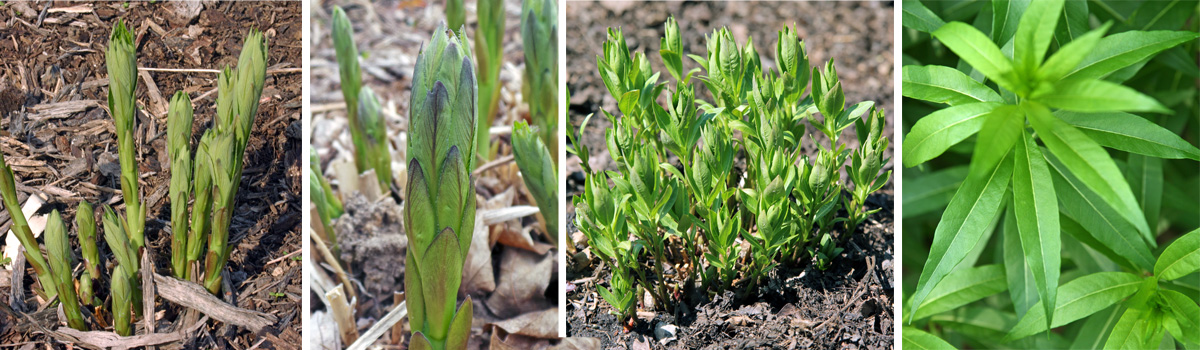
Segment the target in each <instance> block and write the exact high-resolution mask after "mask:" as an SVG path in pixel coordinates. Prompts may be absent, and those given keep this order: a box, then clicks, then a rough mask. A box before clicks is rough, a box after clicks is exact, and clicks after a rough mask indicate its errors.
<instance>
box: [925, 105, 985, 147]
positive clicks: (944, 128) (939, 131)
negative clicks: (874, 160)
mask: <svg viewBox="0 0 1200 350" xmlns="http://www.w3.org/2000/svg"><path fill="white" fill-rule="evenodd" d="M994 110H995V108H993V109H991V110H988V111H987V112H983V113H978V114H975V115H973V116H970V117H966V118H963V119H959V120H958V121H956V122H953V123H950V124H947V125H946V126H944V127H942V128H941V129H937V130H934V131H933V132H931V133H929V135H925V137H923V138H921V139H920V140H918V141H917V144H916V145H915V146H913V148H914V149H919V148H921V147H922V146H924V145H925V141H929V139H930V138H932V137H933V135H937V134H940V133H942V132H943V131H946V130H947V129H950V128H952V127H954V126H957V125H958V124H962V123H966V122H968V121H971V120H974V119H975V118H979V117H982V116H984V115H987V114H988V113H991V112H992V111H994ZM981 127H982V126H981Z"/></svg>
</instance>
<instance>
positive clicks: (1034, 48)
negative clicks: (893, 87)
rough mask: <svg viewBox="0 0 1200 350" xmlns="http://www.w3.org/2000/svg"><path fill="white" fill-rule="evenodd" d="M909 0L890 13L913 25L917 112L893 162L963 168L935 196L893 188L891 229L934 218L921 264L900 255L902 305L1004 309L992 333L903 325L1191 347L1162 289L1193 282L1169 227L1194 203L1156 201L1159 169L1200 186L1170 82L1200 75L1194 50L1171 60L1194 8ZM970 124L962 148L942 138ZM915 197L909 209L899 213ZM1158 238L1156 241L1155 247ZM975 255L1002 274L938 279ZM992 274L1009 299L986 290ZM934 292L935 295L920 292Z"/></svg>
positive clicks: (951, 317)
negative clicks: (898, 12) (915, 274)
mask: <svg viewBox="0 0 1200 350" xmlns="http://www.w3.org/2000/svg"><path fill="white" fill-rule="evenodd" d="M910 3H911V5H917V6H909V5H910ZM926 4H929V5H932V4H933V3H931V2H926ZM920 5H922V4H921V3H920V2H919V1H908V2H906V3H905V7H906V11H908V9H907V7H914V8H917V9H918V10H914V11H912V12H911V14H910V13H906V16H905V23H904V26H905V27H908V28H909V29H910V30H912V31H910V32H908V33H906V35H908V34H911V35H912V36H906V43H905V46H906V49H905V60H906V66H905V67H904V70H903V84H904V86H903V89H902V90H903V91H904V96H905V97H906V98H907V100H906V101H905V110H906V111H908V110H916V111H919V112H918V113H919V114H928V115H927V116H924V117H922V118H919V119H918V118H912V120H913V121H915V123H914V124H912V127H911V131H910V132H909V133H908V135H907V137H906V140H905V144H904V151H905V152H904V153H905V154H904V159H905V166H908V167H914V166H920V167H921V168H923V169H921V173H923V174H932V175H924V176H926V177H929V176H933V175H937V176H939V177H938V179H940V180H941V181H946V180H949V179H950V178H949V177H941V176H942V175H944V174H948V173H950V172H953V173H956V174H959V175H957V178H958V179H961V178H962V176H964V175H965V180H962V182H961V185H958V184H955V185H950V186H949V188H950V189H951V191H954V188H955V187H957V190H956V191H955V192H954V194H953V196H952V198H951V199H950V201H949V203H946V201H945V200H944V199H936V198H933V197H934V196H926V197H924V199H922V198H918V197H916V196H914V199H913V200H912V201H913V202H912V203H909V202H910V200H909V198H908V193H907V191H906V194H905V197H906V198H905V202H906V204H905V206H904V207H905V209H906V212H905V213H904V214H903V215H904V217H905V218H906V219H912V222H911V223H906V227H909V226H911V227H914V228H917V230H912V231H906V234H907V233H908V232H914V234H916V235H917V236H916V239H920V240H927V239H929V237H928V236H925V237H922V236H921V234H923V233H924V232H922V231H921V230H920V227H931V226H932V224H934V223H936V227H937V228H936V230H935V231H934V232H933V234H932V241H933V245H932V247H930V250H929V252H928V255H927V256H926V257H925V258H922V259H924V261H925V265H924V266H923V267H919V266H918V267H916V269H917V270H920V271H921V273H920V278H919V280H917V281H916V283H915V289H913V290H909V288H906V291H905V294H906V295H908V296H909V298H906V299H907V300H906V302H905V304H906V305H907V306H908V309H909V310H910V313H909V315H915V317H910V318H909V320H908V322H910V323H911V322H912V321H914V320H919V319H921V318H924V317H929V316H933V318H931V320H933V321H931V322H930V323H929V324H933V323H938V324H945V323H943V322H953V323H957V324H978V323H980V322H987V320H986V319H985V318H983V317H981V316H980V315H982V314H983V313H988V314H1002V315H1013V316H1016V318H1015V319H1013V320H1016V321H1017V322H1015V323H1011V322H1010V323H1008V325H1005V326H1003V328H1001V329H998V330H1000V331H1001V333H998V334H999V335H1003V333H1007V334H1006V335H1003V336H997V335H998V334H982V333H979V332H975V331H974V330H970V329H966V328H958V327H944V328H943V327H935V326H925V323H912V324H913V325H916V326H917V327H921V328H926V329H931V330H938V331H937V332H934V333H935V334H937V335H938V336H940V337H943V338H942V339H945V340H947V341H951V342H962V341H963V339H968V340H967V341H966V342H965V343H964V344H965V345H970V346H972V347H978V345H977V344H979V343H980V342H981V343H984V344H991V346H998V347H999V346H1003V347H1044V348H1064V347H1067V346H1068V345H1070V347H1071V348H1080V347H1084V348H1101V347H1102V348H1159V347H1168V348H1176V347H1194V346H1196V345H1197V344H1198V339H1196V337H1195V336H1194V334H1200V326H1196V322H1193V321H1194V320H1195V318H1196V316H1194V314H1196V312H1195V310H1200V306H1198V305H1197V304H1196V301H1195V300H1196V297H1195V296H1194V295H1192V296H1191V297H1190V298H1188V297H1186V296H1185V297H1184V298H1177V297H1176V296H1177V295H1181V294H1184V293H1180V291H1186V292H1185V293H1193V292H1194V291H1196V287H1195V286H1194V285H1195V283H1194V282H1195V279H1194V278H1192V279H1191V280H1189V281H1187V282H1181V281H1180V280H1176V279H1177V278H1181V277H1184V276H1185V275H1191V276H1194V273H1195V272H1196V270H1197V269H1198V268H1200V254H1193V252H1195V251H1196V248H1197V244H1195V242H1197V240H1200V238H1195V237H1200V236H1197V234H1196V233H1195V232H1196V231H1192V233H1188V234H1185V235H1183V236H1181V237H1179V238H1178V239H1174V241H1172V237H1175V236H1176V235H1177V233H1178V232H1185V231H1190V230H1194V229H1195V227H1196V225H1197V223H1195V221H1194V220H1192V219H1190V218H1191V217H1194V216H1195V215H1194V212H1195V210H1189V209H1190V208H1194V205H1193V206H1189V203H1194V202H1195V201H1194V199H1187V200H1184V199H1182V198H1179V200H1178V201H1176V202H1174V203H1168V202H1167V201H1165V200H1164V197H1165V195H1166V193H1169V191H1168V190H1166V187H1167V186H1169V185H1167V184H1170V183H1177V184H1179V185H1178V186H1177V187H1176V189H1177V190H1183V188H1187V191H1190V190H1192V189H1194V188H1197V187H1196V186H1197V185H1200V181H1197V180H1200V174H1198V173H1200V171H1197V170H1196V169H1198V168H1197V167H1196V163H1195V161H1196V160H1198V159H1200V158H1198V157H1195V155H1196V152H1197V151H1200V149H1197V148H1196V147H1195V146H1194V145H1193V144H1192V143H1191V142H1189V141H1188V140H1186V139H1185V138H1183V137H1180V133H1181V132H1182V131H1183V130H1185V129H1187V128H1188V126H1187V125H1186V124H1188V122H1186V121H1183V120H1189V119H1194V117H1195V109H1194V108H1192V107H1194V103H1193V102H1190V101H1186V100H1187V99H1189V98H1192V97H1194V96H1196V89H1195V88H1194V87H1190V86H1189V84H1179V83H1176V81H1180V80H1181V79H1182V80H1188V79H1190V78H1191V77H1195V76H1200V73H1198V71H1200V69H1197V68H1196V67H1195V66H1194V64H1179V63H1180V62H1183V61H1191V60H1194V59H1195V52H1196V51H1195V47H1196V44H1197V42H1196V41H1195V39H1197V38H1200V34H1197V29H1198V28H1200V25H1197V24H1196V23H1194V22H1195V21H1194V18H1195V17H1196V16H1195V13H1194V12H1193V13H1187V12H1186V11H1180V10H1181V9H1180V8H1174V5H1171V4H1168V3H1165V2H1130V3H1127V4H1120V5H1118V6H1120V7H1121V9H1120V10H1117V12H1114V10H1113V8H1110V7H1109V6H1110V5H1112V3H1111V2H1103V1H1101V2H1085V1H1062V0H1055V1H1002V0H994V1H992V5H993V6H992V8H991V11H984V12H981V13H979V14H978V15H975V14H971V13H967V12H971V11H958V12H955V11H956V10H951V9H950V8H949V7H945V6H941V5H943V4H937V6H931V7H928V8H925V7H924V6H920ZM1135 10H1136V11H1135ZM972 11H974V10H972ZM1117 13H1126V14H1131V15H1129V17H1128V18H1125V17H1122V16H1123V15H1118V14H1117ZM939 15H942V16H946V17H945V18H956V19H957V20H958V21H964V22H966V23H964V22H958V21H951V22H948V23H946V22H943V21H942V20H941V19H940V18H939V17H938V16H939ZM972 17H974V18H973V19H972ZM1092 18H1095V19H1096V21H1093V20H1092ZM1146 18H1154V19H1153V20H1151V21H1150V22H1145V21H1144V20H1145V19H1146ZM972 22H973V23H975V24H974V25H972V24H968V23H972ZM1155 22H1157V23H1155ZM989 23H990V25H989ZM1089 23H1099V25H1098V26H1096V27H1095V28H1091V25H1090V24H1089ZM989 26H990V28H989ZM989 29H990V30H991V32H990V33H986V32H983V31H986V30H989ZM1163 29H1169V30H1163ZM981 30H982V31H981ZM918 32H924V33H929V34H921V33H918ZM909 40H911V41H909ZM935 40H936V42H935ZM1177 46H1181V47H1177ZM931 47H935V48H937V49H934V50H929V48H931ZM942 47H944V48H946V49H948V50H941V48H942ZM922 61H924V62H946V64H951V66H938V65H926V66H922V65H921V64H922V63H921V62H922ZM955 62H957V63H958V64H957V66H955V65H953V64H954V63H955ZM1184 76H1187V77H1188V78H1183V77H1184ZM1185 95H1186V96H1188V97H1187V98H1182V97H1183V96H1185ZM1176 96H1179V97H1176ZM1134 113H1137V114H1134ZM919 114H918V115H914V117H916V116H919ZM1154 114H1186V116H1184V115H1175V116H1163V117H1162V118H1159V117H1158V116H1154ZM973 135H977V136H976V137H975V138H974V143H975V144H974V146H973V147H971V146H970V144H969V142H968V143H967V144H966V145H958V144H959V143H963V141H969V140H970V139H971V136H973ZM1193 141H1194V140H1193ZM964 146H966V147H964ZM1106 148H1107V149H1106ZM1121 152H1126V153H1127V154H1121ZM967 155H969V157H970V158H969V160H968V158H966V157H965V156H967ZM964 168H965V169H964ZM1167 169H1173V170H1169V171H1168V170H1167ZM963 170H965V174H963ZM914 182H916V181H914ZM914 182H909V184H913V183H914ZM919 183H921V184H926V183H925V182H919ZM928 184H933V183H932V182H930V183H928ZM918 187H919V186H918ZM914 207H916V208H920V210H921V213H916V214H912V215H911V216H910V214H909V213H908V212H907V209H908V208H914ZM943 210H944V211H943ZM939 211H941V212H942V214H941V216H940V217H937V216H929V215H924V214H928V213H930V212H939ZM1171 211H1179V212H1180V213H1181V214H1180V215H1170V214H1168V212H1171ZM1184 212H1186V213H1187V214H1182V213H1184ZM1000 218H1003V219H1000ZM998 222H1002V224H1000V225H1002V226H997V223H998ZM993 233H999V234H1003V237H1000V238H997V239H1001V242H1003V247H1002V248H1003V249H1002V254H995V255H991V254H989V253H988V252H991V251H993V250H994V248H999V247H992V246H989V245H988V244H987V243H986V242H988V241H994V240H993V239H990V238H987V237H991V236H992V234H993ZM925 234H927V233H925ZM1162 242H1169V243H1170V245H1169V246H1168V247H1167V248H1166V249H1165V250H1161V254H1159V255H1158V258H1157V259H1156V258H1155V257H1154V252H1157V251H1159V249H1158V247H1157V245H1158V244H1159V243H1162ZM996 251H997V252H1001V250H996ZM1185 252H1186V253H1185ZM917 253H918V254H921V253H923V252H920V251H918V252H917ZM980 253H982V254H980ZM1193 256H1194V259H1192V257H1193ZM987 259H993V260H994V261H995V262H999V263H1003V264H1004V265H1003V266H1002V267H1003V272H1004V275H1006V277H1003V278H1000V279H997V282H994V285H993V286H992V287H989V288H961V289H955V290H951V289H948V288H949V287H947V286H951V287H952V286H957V285H960V284H961V283H962V281H956V279H957V278H961V276H962V275H961V274H963V273H966V272H968V271H975V269H979V268H981V267H975V266H974V265H975V264H977V263H979V262H980V261H986V260H987ZM1180 259H1184V260H1182V261H1187V260H1186V259H1191V260H1190V261H1192V262H1194V263H1186V262H1183V263H1176V262H1177V261H1181V260H1180ZM1156 260H1157V262H1156ZM985 263H986V262H985ZM987 266H995V265H987ZM1160 266H1189V267H1184V268H1182V269H1180V270H1179V271H1178V272H1166V269H1165V268H1163V269H1160ZM1152 273H1153V274H1152ZM1061 281H1067V282H1066V283H1060V282H1061ZM991 284H992V283H989V285H991ZM910 288H911V287H910ZM1005 290H1008V292H1009V294H1010V298H999V299H997V298H987V297H988V296H991V295H994V294H997V293H999V292H1003V291H1005ZM1010 299H1011V300H1010ZM1174 299H1179V300H1174ZM946 300H955V301H960V302H956V303H952V304H947V303H945V301H946ZM1009 301H1011V303H1009ZM933 304H938V305H941V306H940V307H938V308H928V306H927V305H933ZM918 306H921V308H918ZM1013 311H1015V314H1014V313H1013ZM1189 312H1192V314H1188V313H1189ZM1008 317H1010V318H1011V317H1012V316H1008ZM1078 320H1086V321H1085V322H1075V321H1078ZM1049 329H1055V330H1054V331H1053V332H1049V331H1048V330H1049ZM906 332H907V329H906ZM1043 332H1046V333H1047V336H1045V337H1030V336H1031V335H1035V334H1038V333H1043ZM1166 334H1170V335H1171V336H1172V338H1166V337H1165V335H1166ZM1070 337H1074V340H1073V341H1072V339H1070ZM939 340H940V339H939ZM1072 343H1073V344H1072ZM1177 343H1178V344H1177Z"/></svg>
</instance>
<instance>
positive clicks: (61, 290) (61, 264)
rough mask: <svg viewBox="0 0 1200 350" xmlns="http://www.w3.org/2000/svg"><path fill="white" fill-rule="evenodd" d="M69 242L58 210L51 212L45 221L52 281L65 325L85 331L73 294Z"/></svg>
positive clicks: (81, 315) (73, 280) (73, 281)
mask: <svg viewBox="0 0 1200 350" xmlns="http://www.w3.org/2000/svg"><path fill="white" fill-rule="evenodd" d="M70 243H71V242H70V240H68V239H67V228H66V226H64V225H63V221H62V216H61V215H59V214H58V210H55V211H53V212H51V213H50V219H49V220H47V221H46V255H47V256H48V257H49V258H50V269H51V270H53V274H54V281H55V282H56V283H57V284H58V301H59V302H60V303H62V307H63V314H65V315H67V325H68V326H70V327H71V328H74V329H77V330H81V331H86V330H87V323H84V322H83V314H82V313H80V312H79V298H78V296H77V295H76V294H75V276H74V275H73V274H72V270H73V269H72V266H74V264H72V263H71V244H70Z"/></svg>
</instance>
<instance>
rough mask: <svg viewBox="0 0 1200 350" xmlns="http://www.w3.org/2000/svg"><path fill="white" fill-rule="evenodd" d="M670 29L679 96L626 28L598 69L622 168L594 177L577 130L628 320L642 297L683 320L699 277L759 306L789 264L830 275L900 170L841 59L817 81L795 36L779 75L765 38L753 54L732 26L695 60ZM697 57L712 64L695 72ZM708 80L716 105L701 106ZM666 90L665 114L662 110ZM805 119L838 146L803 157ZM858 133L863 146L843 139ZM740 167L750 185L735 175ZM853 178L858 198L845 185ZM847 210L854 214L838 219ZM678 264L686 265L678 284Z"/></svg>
mask: <svg viewBox="0 0 1200 350" xmlns="http://www.w3.org/2000/svg"><path fill="white" fill-rule="evenodd" d="M665 27H666V28H665V36H664V38H662V41H661V47H660V51H659V55H660V57H661V58H662V60H663V63H664V65H665V66H666V68H667V71H668V73H669V74H670V77H671V78H672V79H673V80H674V83H675V84H674V86H670V85H671V84H668V83H660V82H659V78H660V74H659V73H658V72H653V71H652V70H651V69H650V63H649V60H648V59H647V58H646V56H645V55H644V54H643V53H641V52H638V53H633V54H632V55H631V53H630V51H629V49H628V47H627V46H626V44H625V39H624V36H623V34H622V33H621V31H620V30H619V29H611V28H610V29H609V32H608V40H607V41H606V42H605V43H604V52H603V54H602V55H601V56H599V57H598V59H597V61H598V67H599V69H598V70H599V72H598V73H599V75H600V77H601V80H602V81H603V82H604V84H605V87H606V88H607V89H608V91H609V93H610V94H611V95H612V96H613V98H614V99H616V100H617V102H618V103H617V105H618V108H619V110H620V114H621V117H617V116H615V115H613V114H611V113H609V112H608V111H604V115H605V117H607V118H608V119H609V120H610V121H611V122H612V124H613V126H612V128H610V129H608V130H606V131H605V140H606V144H607V147H608V151H609V153H610V154H611V156H612V158H613V160H614V161H615V162H616V164H617V166H618V168H619V171H593V170H594V169H591V168H590V165H587V161H586V160H587V157H586V154H587V153H588V150H587V149H586V148H584V147H583V146H582V145H579V144H578V143H577V141H578V140H577V139H576V137H575V135H574V132H572V133H570V138H571V142H572V143H575V146H574V147H571V148H570V152H572V153H574V154H578V155H579V156H580V157H581V159H583V160H584V164H585V165H584V169H585V171H586V172H587V179H586V184H585V186H584V192H583V194H581V195H579V196H576V197H575V198H574V204H575V206H576V214H577V216H576V224H577V226H578V227H579V229H580V231H582V232H583V233H584V234H585V235H586V236H587V238H588V245H589V246H591V248H592V252H593V253H594V254H595V255H596V256H597V257H599V258H600V259H601V260H603V261H605V262H606V263H607V264H608V265H609V266H610V267H611V269H612V278H611V279H610V280H609V285H608V286H607V287H605V286H601V287H600V291H599V293H600V295H601V296H602V297H603V298H604V299H605V300H606V301H607V302H608V303H609V304H610V305H612V306H613V308H614V309H615V313H617V314H620V315H621V316H622V317H631V316H632V315H633V313H634V312H635V311H636V310H635V308H636V306H637V301H638V300H640V298H639V297H638V296H640V295H642V294H641V292H640V291H641V290H645V291H647V292H649V293H650V294H651V295H652V296H653V298H654V303H655V304H656V305H655V306H657V307H660V308H667V309H670V308H673V307H674V302H673V301H672V300H673V299H672V298H671V296H672V295H677V293H679V292H680V291H681V290H682V289H683V288H686V287H688V286H689V285H691V284H692V283H694V282H695V281H697V280H699V282H700V288H701V289H702V290H705V291H707V292H708V293H712V294H719V293H721V292H723V291H725V290H729V289H740V290H741V293H742V294H743V295H746V294H747V293H750V292H753V291H754V290H755V288H756V286H757V285H758V284H759V283H760V282H761V281H762V279H763V277H764V276H766V274H767V273H768V272H770V271H771V270H772V269H774V268H776V267H777V266H779V265H781V264H782V265H786V266H802V265H804V264H807V263H810V262H811V263H812V264H815V265H816V266H817V267H818V268H821V269H825V268H828V267H829V266H831V264H832V262H833V261H834V259H835V258H836V257H837V255H838V254H839V253H840V250H841V248H840V247H839V244H841V243H844V241H845V240H846V239H848V238H849V237H850V236H851V234H853V233H854V232H855V231H856V230H857V229H858V226H859V225H860V224H861V223H862V221H863V220H864V219H865V218H866V216H867V215H869V214H870V213H873V212H874V211H870V212H868V211H866V210H865V208H864V206H865V201H866V198H867V196H868V195H869V194H870V193H871V192H873V191H876V190H878V189H879V188H881V187H882V186H883V185H884V184H885V183H886V182H887V181H888V179H889V178H890V172H884V173H882V174H881V173H880V170H881V169H882V167H883V164H885V163H887V161H888V159H887V158H886V157H884V156H883V153H884V151H885V150H886V149H887V146H888V142H887V139H886V138H884V137H883V130H884V122H885V120H884V114H883V112H882V111H881V110H876V109H875V108H874V103H873V102H870V101H866V102H860V103H858V104H855V105H853V106H850V107H849V108H847V107H846V105H845V96H844V95H843V94H842V89H841V83H840V81H839V79H838V76H837V71H836V69H835V68H834V64H833V61H830V62H828V63H827V64H825V65H824V66H823V67H812V68H811V70H810V66H809V61H808V56H807V53H806V52H805V49H804V43H803V42H802V41H800V39H799V37H798V36H797V34H796V32H795V30H793V29H792V28H785V29H784V30H782V31H780V32H779V42H778V45H776V48H775V56H776V62H778V65H777V67H778V68H776V69H774V70H770V69H764V68H763V66H762V63H761V59H760V57H759V54H758V52H757V50H756V49H755V47H754V45H753V43H752V41H748V42H747V43H746V44H745V45H744V46H740V45H738V43H737V42H736V40H734V38H733V35H732V33H730V31H729V30H728V29H724V28H722V29H718V30H716V31H714V32H713V33H712V34H711V35H710V36H708V37H707V39H708V44H707V55H706V56H699V55H686V54H685V53H684V51H683V46H682V42H681V36H680V32H679V25H678V23H676V22H675V20H674V19H673V18H671V19H668V20H667V22H666V24H665ZM685 56H687V57H690V58H691V59H692V60H694V61H696V62H697V63H698V64H699V66H700V67H699V68H695V69H692V70H690V71H685V70H684V65H683V58H684V57H685ZM810 77H812V79H811V93H809V94H805V91H806V90H809V87H810ZM697 81H698V82H699V83H702V84H704V85H705V87H707V90H708V91H709V93H710V94H711V96H712V97H711V100H708V101H706V100H704V99H697V94H696V93H695V87H694V84H695V83H696V82H697ZM668 90H669V91H668ZM664 92H665V93H668V95H669V104H668V105H666V106H662V105H660V104H659V103H658V102H656V101H657V100H658V99H659V98H660V95H663V94H664ZM805 121H807V122H808V124H811V125H813V126H814V127H815V128H816V129H817V131H819V132H821V133H823V134H824V135H825V136H826V137H827V138H828V139H829V140H830V141H829V142H828V144H823V143H820V142H814V143H817V144H818V146H819V149H818V150H817V151H816V152H815V154H811V155H810V154H805V153H804V152H802V151H801V147H800V144H801V138H802V137H803V136H804V135H805V129H806V125H807V124H805V123H804V122H805ZM584 124H587V120H586V119H585V121H584ZM851 126H856V131H857V136H858V141H859V144H860V146H859V148H857V149H847V144H846V143H845V142H844V141H843V140H841V135H842V134H843V131H845V130H846V129H848V128H850V127H851ZM735 132H736V133H735ZM737 134H740V135H741V136H740V137H738V136H737ZM810 137H811V136H810ZM814 141H816V140H814ZM739 157H745V160H746V164H747V165H746V169H745V170H746V171H745V173H744V174H742V173H739V172H736V171H734V163H735V160H736V159H738V158H739ZM849 158H852V159H853V161H852V162H851V163H850V164H849V165H845V163H846V160H847V159H849ZM843 169H844V170H845V171H846V172H847V173H848V174H850V178H851V181H852V182H853V187H851V186H850V185H851V184H849V183H842V182H841V181H840V178H841V171H842V170H843ZM610 183H611V185H610ZM851 189H852V190H853V191H852V192H851V194H850V195H849V196H847V195H846V194H845V193H844V191H845V190H851ZM843 210H844V211H845V212H848V213H850V215H851V217H842V216H839V214H838V213H839V212H842V211H843ZM839 232H840V235H838V233H839ZM741 242H746V243H748V244H749V247H750V248H749V251H744V252H743V251H740V250H741V247H742V243H741ZM679 252H681V254H680V253H679ZM667 264H673V265H674V266H676V267H677V272H676V274H675V275H674V276H673V277H668V276H667V275H666V274H665V273H664V269H663V267H664V266H665V265H667Z"/></svg>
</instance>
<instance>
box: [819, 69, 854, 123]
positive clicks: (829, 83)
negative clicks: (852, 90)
mask: <svg viewBox="0 0 1200 350" xmlns="http://www.w3.org/2000/svg"><path fill="white" fill-rule="evenodd" d="M820 69H821V68H820V67H813V73H812V76H813V82H812V85H813V86H812V87H813V89H812V94H813V101H815V102H816V104H817V110H819V111H821V114H822V115H824V116H825V118H826V120H834V119H837V118H838V116H839V115H840V114H842V110H843V109H845V108H846V96H845V95H843V94H842V82H841V81H839V80H838V75H837V68H834V66H833V59H830V60H829V62H828V63H826V64H825V71H824V72H821V70H820Z"/></svg>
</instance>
